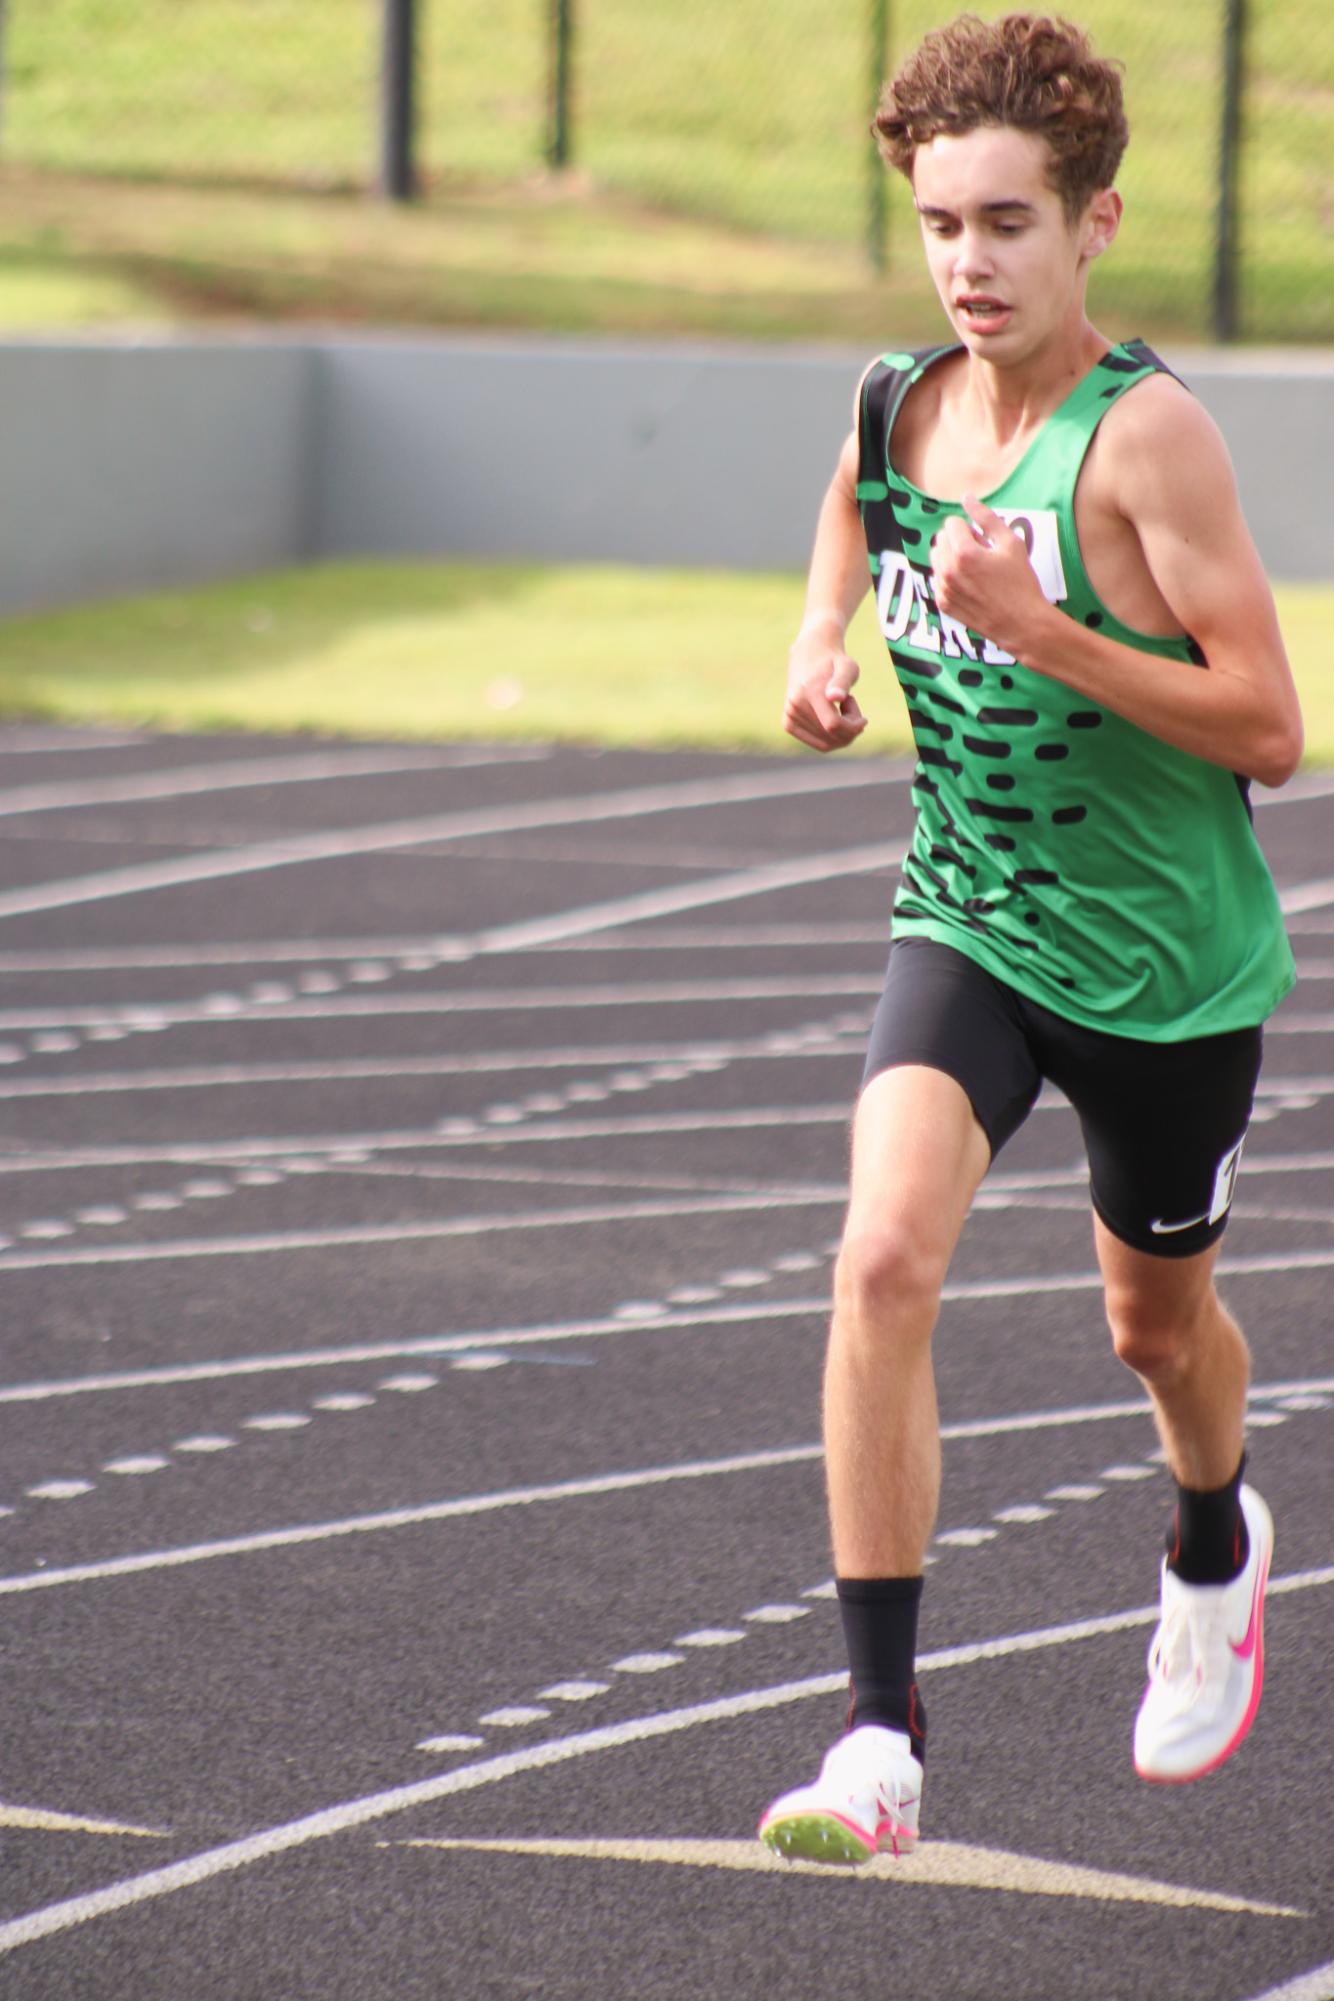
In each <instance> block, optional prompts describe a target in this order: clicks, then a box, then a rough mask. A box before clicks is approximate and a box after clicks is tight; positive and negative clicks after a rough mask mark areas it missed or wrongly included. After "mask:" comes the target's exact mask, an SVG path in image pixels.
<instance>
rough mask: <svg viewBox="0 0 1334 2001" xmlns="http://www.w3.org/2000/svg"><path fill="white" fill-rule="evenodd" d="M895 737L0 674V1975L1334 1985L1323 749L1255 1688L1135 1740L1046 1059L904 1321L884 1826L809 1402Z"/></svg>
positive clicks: (869, 962)
mask: <svg viewBox="0 0 1334 2001" xmlns="http://www.w3.org/2000/svg"><path fill="white" fill-rule="evenodd" d="M908 776H909V773H908V770H907V767H906V766H904V765H902V764H892V763H884V762H881V763H878V764H877V763H875V762H872V761H858V762H853V763H848V762H845V763H843V764H841V765H840V764H839V763H838V762H837V761H829V762H825V761H821V760H819V759H816V758H814V757H812V758H809V759H801V758H795V757H794V758H785V759H778V758H774V759H765V758H760V757H713V756H705V755H701V754H681V755H670V756H665V755H650V754H646V753H625V754H619V753H618V754H596V753H592V752H583V751H574V750H552V751H547V750H544V749H540V748H531V749H505V748H502V747H497V748H486V747H481V748H479V747H468V746H461V745H454V746H451V745H439V746H429V745H417V746H403V745H393V744H369V745H358V744H347V743H340V744H329V743H321V742H316V741H312V740H310V739H301V740H286V741H272V740H258V739H253V738H249V739H239V738H226V737H210V738H206V739H194V740H187V739H183V738H172V737H161V736H150V735H146V734H143V735H140V734H127V735H115V734H113V733H111V732H100V733H99V732H96V731H74V730H70V731H63V730H62V731H57V730H48V729H45V728H37V727H35V726H33V727H19V726H10V727H7V728H5V729H4V730H2V731H0V785H3V788H4V789H3V792H0V844H2V845H0V854H2V855H3V872H2V874H0V1090H2V1091H3V1095H4V1126H3V1137H2V1139H0V1188H2V1189H3V1215H2V1216H0V1233H2V1234H0V1298H3V1303H4V1309H5V1311H4V1327H5V1349H4V1363H3V1370H2V1372H0V1376H2V1384H3V1387H2V1388H0V1427H2V1433H0V1435H2V1437H3V1462H2V1482H0V1504H2V1505H3V1515H2V1516H0V1537H2V1538H3V1545H4V1556H3V1562H2V1564H0V1570H2V1572H3V1574H0V1601H3V1603H2V1606H0V1649H2V1657H0V1667H2V1669H3V1680H4V1703H5V1718H6V1728H5V1735H4V1747H5V1748H4V1762H3V1777H2V1778H0V1800H2V1801H3V1804H0V1841H2V1842H3V1868H2V1869H0V1900H2V1902H3V1915H0V1956H2V1957H3V1966H2V1967H0V1989H2V1991H3V1993H4V1994H5V1996H6V2001H39V1997H40V2001H53V1997H61V2001H64V1997H76V1996H77V1997H94V1998H95V2001H102V1998H103V1997H106V2001H111V1997H116V2001H119V1998H120V1997H123V1996H126V1995H133V1996H135V1997H136V2001H150V1997H154V1998H155V1997H161V1998H162V2001H181V1997H185V1996H189V1997H191V2001H250V1997H256V2001H259V1997H265V2001H271V1997H275V1996H276V1997H282V2001H306V1997H317V1996H318V1997H320V2001H380V1997H384V1998H385V2001H389V1997H393V2001H414V1997H422V2001H427V1997H431V2001H437V1998H438V1997H465V1998H466V2001H472V1997H479V2001H480V1997H487V2001H489V1998H490V1997H506V2001H508V1997H519V1996H530V1995H540V1996H543V1997H560V2001H567V1997H568V2001H576V1998H577V2001H584V1997H596V2001H620V1998H621V1997H630V1996H634V1997H636V2001H638V1998H639V1997H662V2001H679V1997H683V1996H691V1997H693V1996H726V1997H729V2001H752V1997H753V2001H769V1997H772V1996H773V1995H775V1994H828V1993H835V1992H836V1993H840V1994H849V1995H861V1994H865V1995H875V1996H881V1995H885V1996H888V1995H894V1996H897V1995H900V1994H905V1995H907V1994H911V1995H926V1994H939V1995H945V1996H949V1997H950V2001H965V1997H978V2001H997V1997H1001V1996H1004V1997H1021V2001H1037V1997H1042V1998H1043V2001H1070V1997H1073V1996H1076V1995H1077V1996H1080V1997H1087V2001H1103V1998H1104V1997H1106V2001H1112V1997H1118V2001H1119V1997H1123V1996H1124V1997H1130V1996H1135V1997H1139V1996H1143V1995H1152V1996H1153V1997H1154V2001H1199V1997H1201V1996H1208V1997H1210V2001H1253V1998H1254V1997H1257V1996H1260V1995H1265V1996H1269V1995H1272V1994H1275V1993H1281V1994H1282V1995H1283V1996H1284V1997H1285V2001H1318V1998H1319V1997H1327V1996H1329V1995H1330V1994H1331V1993H1334V1928H1332V1927H1331V1916H1330V1897H1329V1891H1330V1875H1331V1860H1330V1858H1331V1838H1330V1821H1329V1795H1330V1750H1329V1746H1330V1735H1329V1655H1330V1610H1331V1597H1332V1595H1334V1594H1332V1592H1331V1587H1332V1586H1334V1560H1332V1552H1331V1536H1330V1524H1331V1500H1332V1499H1334V1454H1331V1450H1330V1446H1331V1430H1332V1420H1334V1364H1332V1363H1331V1359H1330V1355H1329V1352H1328V1346H1327V1340H1326V1330H1327V1327H1328V1323H1329V1317H1330V1316H1329V1310H1328V1306H1327V1301H1328V1298H1329V1292H1330V1280H1331V1273H1332V1272H1334V861H1331V857H1334V778H1331V777H1330V776H1327V775H1322V774H1314V775H1311V776H1307V777H1304V778H1302V779H1300V780H1298V781H1297V782H1296V783H1295V784H1294V785H1292V786H1291V787H1289V788H1288V789H1287V791H1286V792H1284V793H1283V794H1281V795H1279V796H1278V797H1277V798H1275V799H1266V800H1265V801H1264V802H1263V803H1262V804H1261V805H1260V807H1259V809H1258V815H1257V818H1258V824H1259V826H1260V829H1261V832H1262V835H1263V838H1264V841H1265V844H1266V847H1267V849H1268V851H1269V853H1270V856H1271V858H1272V861H1273V864H1274V867H1275V871H1276V874H1277V876H1278V878H1279V881H1280V884H1281V886H1282V888H1283V891H1284V894H1285V898H1286V901H1287V906H1288V908H1289V911H1290V913H1291V921H1292V927H1293V935H1294V941H1295V945H1296V950H1297V954H1298V958H1299V961H1300V963H1301V968H1302V972H1303V974H1304V979H1303V982H1302V985H1301V987H1300V989H1299V990H1298V992H1297V993H1296V995H1294V996H1293V997H1292V999H1291V1000H1290V1001H1289V1002H1288V1003H1287V1004H1286V1006H1285V1007H1284V1009H1283V1010H1282V1012H1281V1014H1280V1015H1279V1017H1278V1018H1277V1020H1276V1022H1275V1024H1274V1027H1273V1033H1272V1035H1271V1037H1270V1040H1269V1049H1268V1060H1267V1068H1266V1073H1265V1081H1264V1085H1263V1091H1262V1097H1261V1100H1260V1107H1259V1117H1258V1120H1257V1123H1256V1125H1255V1128H1254V1130H1253V1133H1252V1139H1251V1144H1250V1149H1249V1154H1248V1164H1247V1167H1246V1170H1245V1172H1244V1175H1243V1179H1242V1184H1241V1192H1240V1195H1239V1199H1238V1203H1237V1208H1236V1214H1235V1221H1234V1223H1233V1227H1232V1229H1231V1232H1230V1234H1229V1236H1228V1239H1227V1248H1226V1267H1227V1271H1228V1277H1227V1281H1226V1292H1227V1295H1228V1297H1229V1299H1230V1301H1231V1303H1232V1304H1233V1306H1234V1308H1235V1310H1236V1311H1237V1313H1238V1314H1239V1316H1240V1317H1241V1319H1242V1320H1243V1322H1244V1324H1245V1325H1246V1327H1247V1329H1248V1332H1249V1335H1250V1338H1251V1342H1252V1346H1253V1349H1254V1354H1255V1384H1254V1395H1253V1401H1252V1417H1251V1426H1252V1429H1251V1466H1252V1477H1253V1479H1254V1481H1255V1483H1256V1485H1257V1486H1259V1488H1260V1489H1261V1490H1262V1491H1263V1492H1264V1493H1265V1495H1266V1496H1267V1497H1268V1499H1269V1501H1270V1503H1271V1505H1272V1507H1273V1511H1274V1514H1275V1518H1276V1521H1277V1525H1278V1548H1277V1557H1276V1566H1275V1575H1276V1584H1275V1589H1274V1593H1273V1596H1272V1598H1271V1600H1270V1612H1269V1648H1270V1660H1269V1672H1268V1681H1267V1686H1266V1692H1265V1699H1264V1703H1263V1706H1262V1709H1261V1712H1260V1716H1259V1719H1258V1722H1257V1725H1256V1727H1255V1730H1254V1732H1253V1735H1252V1737H1251V1738H1250V1740H1249V1741H1248V1742H1247V1744H1246V1745H1245V1746H1244V1748H1243V1750H1242V1751H1241V1752H1240V1754H1239V1755H1238V1756H1237V1757H1236V1758H1235V1759H1234V1760H1233V1761H1232V1762H1231V1763H1230V1764H1229V1765H1228V1766H1227V1767H1225V1768H1224V1769H1223V1770H1222V1771H1221V1772H1219V1773H1218V1774H1217V1775H1215V1776H1214V1777H1213V1778H1211V1779H1209V1780H1207V1781H1205V1782H1203V1783H1202V1784H1200V1785H1197V1786H1192V1787H1185V1788H1180V1789H1176V1788H1170V1789H1169V1788H1154V1787H1148V1786H1145V1785H1142V1784H1141V1783H1139V1782H1138V1781H1137V1780H1136V1779H1135V1778H1134V1776H1133V1774H1132V1772H1131V1767H1130V1757H1129V1741H1130V1728H1131V1721H1132V1718H1133V1714H1134V1711H1135V1708H1136V1705H1137V1702H1138V1697H1139V1692H1140V1687H1141V1678H1142V1668H1143V1650H1144V1648H1145V1646H1146V1644H1147V1641H1148V1637H1149V1631H1150V1626H1151V1623H1152V1618H1153V1606H1154V1600H1155V1595H1156V1566H1157V1554H1158V1548H1159V1543H1160V1536H1161V1530H1162V1523H1163V1520H1164V1514H1165V1508H1166V1481H1165V1476H1164V1474H1163V1471H1162V1468H1161V1466H1160V1464H1159V1463H1158V1461H1157V1459H1156V1456H1155V1441H1154V1435H1153V1431H1152V1428H1151V1425H1150V1422H1149V1419H1148V1417H1147V1414H1146V1412H1145V1409H1144V1406H1143V1403H1142V1400H1141V1398H1140V1396H1139V1394H1138V1391H1137V1386H1136V1384H1135V1382H1134V1379H1133V1378H1132V1377H1130V1376H1129V1375H1127V1374H1126V1373H1125V1372H1124V1371H1123V1370H1121V1369H1120V1368H1119V1367H1118V1365H1117V1364H1116V1362H1115V1361H1114V1359H1113V1357H1112V1355H1111V1352H1110V1346H1109V1343H1108V1340H1107V1338H1106V1335H1105V1332H1104V1330H1103V1326H1102V1321H1101V1314H1100V1306H1099V1298H1098V1293H1097V1289H1096V1285H1095V1282H1094V1277H1093V1260H1092V1254H1091V1240H1090V1230H1089V1223H1088V1215H1087V1202H1086V1195H1085V1190H1084V1185H1083V1168H1082V1164H1081V1155H1080V1148H1079V1144H1078V1138H1077V1133H1076V1130H1075V1126H1074V1122H1073V1118H1072V1115H1071V1113H1070V1112H1069V1110H1068V1108H1067V1107H1065V1106H1064V1105H1063V1104H1062V1103H1060V1102H1059V1101H1056V1100H1044V1102H1043V1103H1042V1104H1041V1105H1040V1106H1039V1108H1038V1110H1037V1111H1036V1112H1035V1114H1034V1116H1033V1117H1032V1119H1031V1120H1030V1122H1029V1124H1028V1126H1027V1128H1026V1129H1025V1131H1024V1132H1023V1133H1022V1134H1021V1135H1020V1136H1019V1138H1018V1139H1017V1140H1016V1141H1015V1142H1014V1144H1013V1145H1012V1146H1011V1147H1010V1148H1009V1149H1008V1150H1007V1152H1006V1153H1005V1154H1004V1155H1003V1156H1002V1159H1001V1162H1000V1163H999V1165H998V1169H997V1171H996V1173H995V1174H994V1175H993V1177H992V1179H991V1181H990V1182H989V1183H988V1184H987V1187H986V1189H985V1191H984V1194H983V1197H982V1199H981V1201H980V1202H979V1205H978V1209H977V1213H976V1214H975V1216H974V1218H973V1220H972V1222H971V1223H970V1225H969V1228H968V1231H967V1233H966V1236H965V1239H964V1242H963V1245H962V1247H961V1249H960V1252H959V1255H958V1258H957V1260H956V1265H955V1269H954V1271H953V1272H952V1275H951V1281H950V1289H949V1297H948V1301H947V1305H946V1308H945V1313H944V1317H943V1321H942V1325H941V1329H940V1333H939V1343H938V1353H939V1375H940V1385H941V1401H942V1411H943V1418H944V1422H945V1426H946V1432H947V1440H948V1442H947V1446H946V1470H945V1490H944V1499H943V1506H942V1512H941V1518H940V1524H939V1530H940V1532H939V1534H938V1536H937V1538H936V1540H935V1542H934V1544H933V1548H932V1553H931V1559H930V1560H931V1565H932V1568H931V1570H930V1573H929V1588H928V1595H927V1604H926V1609H925V1615H924V1632H923V1646H924V1649H925V1661H924V1683H925V1689H926V1694H927V1701H928V1705H929V1708H930V1713H931V1725H932V1756H931V1764H930V1770H929V1773H928V1785H927V1790H926V1799H925V1810H924V1829H925V1832H926V1835H927V1836H928V1837H929V1839H924V1841H923V1843H922V1845H921V1848H920V1851H919V1853H918V1855H917V1856H916V1857H914V1858H913V1859H912V1860H911V1861H908V1862H904V1863H898V1864H895V1863H892V1862H890V1861H888V1860H885V1861H883V1862H881V1863H877V1864H876V1865H874V1867H873V1868H872V1869H870V1870H868V1871H864V1872H860V1873H857V1874H850V1873H844V1872H831V1871H827V1870H825V1871H821V1870H817V1869H815V1868H814V1867H812V1866H805V1867H802V1866H798V1867H793V1866H790V1865H787V1864H783V1863H781V1862H778V1861H777V1860H774V1859H771V1858H769V1857H767V1855H766V1854H765V1853H764V1852H763V1851H762V1850H761V1849H760V1848H759V1847H758V1845H757V1844H756V1843H755V1841H754V1839H753V1828H754V1824H755V1820H756V1817H757V1815H758V1814H759V1812H760V1810H761V1808H762V1807H763V1806H764V1804H765V1803H766V1801H767V1800H768V1799H769V1798H770V1796H771V1795H772V1794H774V1793H775V1792H777V1791H779V1790H781V1789H784V1788H786V1787H787V1786H789V1785H792V1784H795V1783H798V1782H800V1781H802V1780H803V1779H805V1778H806V1777H808V1776H810V1775H811V1774H812V1773H813V1771H814V1768H815V1766H816V1763H817V1761H818V1759H819V1756H820V1754H821V1752H822V1751H823V1749H824V1747H825V1745H826V1744H827V1743H828V1741H829V1740H830V1739H831V1738H832V1737H833V1736H835V1735H836V1734H837V1732H838V1729H839V1727H840V1724H841V1720H842V1711H843V1702H842V1697H841V1694H840V1692H839V1689H840V1681H841V1677H840V1660H841V1649H840V1644H839V1638H838V1633H837V1620H836V1610H835V1608H834V1606H833V1604H832V1603H831V1594H830V1587H829V1569H828V1557H827V1553H826V1546H825V1531H824V1523H823V1506H822V1497H821V1472H820V1464H819V1455H818V1449H817V1444H816V1440H817V1401H818V1386H819V1373H820V1359H821V1349H822V1344H823V1329H824V1321H825V1314H826V1307H827V1300H828V1292H829V1265H830V1254H831V1249H832V1246H833V1243H834V1240H835V1238H836V1236H837V1233H838V1228H839V1221H840V1211H841V1204H842V1201H843V1194H844V1178H845V1159H846V1124H847V1112H848V1107H849V1104H850V1100H851V1097H852V1094H853V1091H854V1089H855V1085H856V1081H857V1077H858V1071H859V1046H860V1043H861V1040H862V1037H863V1034H864V1031H865V1026H866V1022H867V1019H868V1015H869V1012H870V1009H871V1007H872V1004H873V1001H874V998H875V995H876V992H877V989H878V984H879V980H880V975H881V971H882V966H883V959H884V952H885V938H886V913H887V909H888V905H889V901H890V896H891V892H892V876H893V870H894V867H895V857H896V855H897V854H898V852H899V850H900V846H901V844H902V842H903V841H904V839H905V837H906V834H907V832H908V827H909V814H910V798H909V790H908V785H907V778H908Z"/></svg>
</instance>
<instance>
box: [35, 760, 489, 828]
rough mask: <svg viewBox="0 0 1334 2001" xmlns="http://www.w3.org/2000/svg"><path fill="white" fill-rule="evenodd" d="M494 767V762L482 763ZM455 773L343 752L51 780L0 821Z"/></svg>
mask: <svg viewBox="0 0 1334 2001" xmlns="http://www.w3.org/2000/svg"><path fill="white" fill-rule="evenodd" d="M480 761H481V762H483V763H495V762H497V760H496V759H495V758H483V759H482V760H480ZM455 769H457V765H456V762H455V760H454V759H453V758H452V757H450V756H449V755H448V754H446V755H444V756H442V755H441V754H440V752H439V751H429V750H418V751H415V752H414V751H410V750H385V751H345V752H325V753H317V754H315V755H313V756H297V757H250V758H231V759H229V758H220V759H219V760H218V761H217V762H216V763H214V764H181V765H177V766H176V768H175V769H174V770H166V771H135V772H126V773H125V774H124V775H123V776H121V777H119V778H82V779H75V780H72V781H68V780H63V779H53V780H51V781H50V782H48V783H47V784H45V785H20V786H9V787H6V788H4V789H3V790H0V817H10V816H12V815H14V814H19V813H22V814H28V813H56V812H63V811H65V810H67V809H69V808H75V809H81V808H83V807H91V806H121V805H129V804H134V803H136V802H138V801H140V800H149V799H184V798H189V797H192V796H197V795H198V794H200V793H204V792H230V791H236V790H238V789H244V788H247V787H252V786H270V785H309V784H314V783H318V782H320V781H323V780H328V779H343V778H375V777H384V776H393V775H396V774H398V773H402V772H406V771H438V772H443V771H451V770H455Z"/></svg>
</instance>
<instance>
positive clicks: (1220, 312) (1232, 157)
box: [1213, 0, 1246, 341]
mask: <svg viewBox="0 0 1334 2001" xmlns="http://www.w3.org/2000/svg"><path fill="white" fill-rule="evenodd" d="M1245 45H1246V0H1224V15H1223V105H1222V116H1221V119H1220V123H1219V143H1218V213H1217V218H1216V222H1215V230H1214V296H1213V330H1214V338H1215V339H1216V340H1220V341H1225V340H1235V339H1236V335H1237V249H1238V245H1237V155H1238V153H1239V151H1240V149H1241V109H1242V98H1243V96H1244V94H1245V89H1246V46H1245Z"/></svg>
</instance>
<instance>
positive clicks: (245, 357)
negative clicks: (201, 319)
mask: <svg viewBox="0 0 1334 2001" xmlns="http://www.w3.org/2000/svg"><path fill="white" fill-rule="evenodd" d="M314 367H315V363H314V357H313V356H312V354H311V353H310V352H309V351H308V349H307V348H306V347H304V346H303V345H291V346H281V345H278V344H275V343H273V342H271V341H264V342H259V341H253V342H252V341H235V340H231V341H227V340H223V341H188V342H187V341H180V342H176V341H158V340H154V341H151V342H149V341H145V342H142V343H136V342H129V341H115V340H110V341H89V340H70V341H65V342H53V341H37V340H31V341H18V340H9V341H5V342H2V343H0V611H16V610H19V609H21V608H23V607H27V606H33V605H42V604H63V603H69V602H74V601H77V600H80V599H87V598H97V597H103V596H106V595H107V594H109V593H112V592H122V591H134V590H141V589H146V588H150V587H152V586H157V585H163V586H166V585H172V584H188V583H194V582H199V581H201V580H203V579H205V578H209V577H217V576H226V575H228V574H232V573H235V572H237V571H243V570H253V569H261V568H265V567H267V566H270V565H272V564H275V563H286V562H297V561H299V560H301V559H302V558H303V557H304V556H306V555H308V554H309V553H311V544H310V518H311V510H310V470H311V462H310V447H311V440H312V436H313V423H312V415H313V413H312V408H311V394H312V389H313V376H314Z"/></svg>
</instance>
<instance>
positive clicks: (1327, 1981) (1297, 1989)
mask: <svg viewBox="0 0 1334 2001" xmlns="http://www.w3.org/2000/svg"><path fill="white" fill-rule="evenodd" d="M1251 2001H1334V1959H1331V1960H1328V1961H1326V1963H1325V1965H1324V1966H1313V1967H1312V1968H1311V1970H1310V1972H1309V1973H1299V1974H1298V1975H1297V1977H1296V1979H1295V1980H1285V1981H1284V1983H1283V1985H1282V1986H1281V1987H1267V1988H1266V1989H1265V1991H1264V1993H1263V1994H1256V1995H1253V1996H1252V1997H1251Z"/></svg>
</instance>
